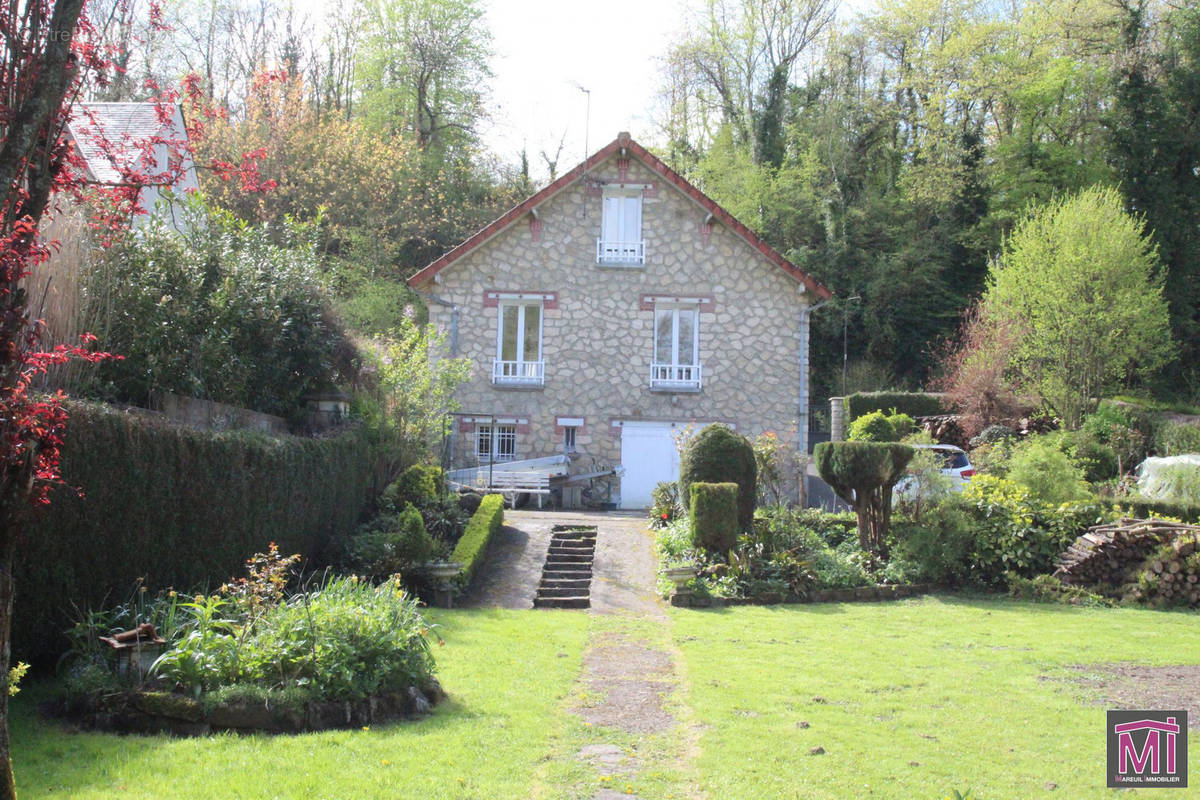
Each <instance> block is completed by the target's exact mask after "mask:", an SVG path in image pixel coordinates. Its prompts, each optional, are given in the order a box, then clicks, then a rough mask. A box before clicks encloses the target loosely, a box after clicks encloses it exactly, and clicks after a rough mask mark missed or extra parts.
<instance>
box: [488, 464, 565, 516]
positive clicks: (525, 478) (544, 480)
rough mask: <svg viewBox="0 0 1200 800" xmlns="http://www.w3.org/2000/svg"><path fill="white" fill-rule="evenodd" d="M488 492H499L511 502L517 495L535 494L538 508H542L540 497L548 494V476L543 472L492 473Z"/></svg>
mask: <svg viewBox="0 0 1200 800" xmlns="http://www.w3.org/2000/svg"><path fill="white" fill-rule="evenodd" d="M487 491H489V492H499V493H500V494H502V495H504V496H505V497H508V496H509V495H512V502H515V501H516V499H517V498H516V495H518V494H536V495H537V501H538V508H541V507H542V497H543V496H545V495H548V494H550V476H549V475H548V474H547V473H545V472H511V471H505V472H493V473H492V479H491V483H490V484H489V485H488V487H487Z"/></svg>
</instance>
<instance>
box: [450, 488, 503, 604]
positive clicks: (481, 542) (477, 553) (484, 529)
mask: <svg viewBox="0 0 1200 800" xmlns="http://www.w3.org/2000/svg"><path fill="white" fill-rule="evenodd" d="M503 524H504V496H503V495H499V494H489V495H487V496H486V497H484V498H483V501H482V502H481V503H480V504H479V510H478V511H476V512H475V514H474V515H473V516H472V517H471V521H470V522H468V523H467V529H466V530H465V531H463V535H462V538H461V539H459V540H458V545H457V546H455V548H454V553H453V554H452V555H451V556H450V560H451V561H457V562H459V563H461V564H462V565H463V571H462V576H463V579H464V580H465V581H466V582H467V583H470V582H471V581H472V580H473V579H474V578H475V573H476V572H477V571H478V570H479V565H480V564H481V563H482V562H483V558H484V556H485V555H486V554H487V547H488V543H489V542H491V541H492V537H493V536H495V535H496V534H497V533H498V532H499V531H500V526H502V525H503Z"/></svg>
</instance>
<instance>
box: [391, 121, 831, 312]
mask: <svg viewBox="0 0 1200 800" xmlns="http://www.w3.org/2000/svg"><path fill="white" fill-rule="evenodd" d="M620 150H624V151H625V152H626V153H628V154H629V155H632V156H634V157H635V158H637V159H638V160H639V161H641V162H642V163H643V164H645V165H646V166H647V167H649V168H650V169H651V170H653V171H654V172H656V173H658V174H659V175H660V176H662V178H663V179H664V180H666V181H667V182H668V183H670V184H671V185H672V186H674V187H675V188H677V189H679V190H680V191H682V192H683V193H684V194H686V195H687V196H688V197H690V198H691V199H692V200H694V201H695V202H696V203H697V204H699V205H700V207H701V208H704V209H705V210H707V211H708V212H709V213H710V214H712V215H713V218H714V219H716V220H718V221H720V223H721V224H722V225H724V226H725V227H726V228H728V229H729V230H731V231H733V232H734V233H736V234H737V235H738V236H740V237H741V238H742V239H744V240H745V241H746V242H747V243H748V244H749V245H750V246H751V247H753V248H754V249H755V250H757V251H758V252H759V253H761V254H762V255H763V256H764V257H765V258H766V259H767V260H768V261H770V262H771V263H773V264H775V265H776V266H777V267H779V268H780V269H782V270H783V271H784V272H786V273H787V274H788V275H790V276H791V277H793V278H795V279H796V280H797V281H798V282H800V283H802V284H804V286H805V287H807V289H808V290H810V291H812V292H813V293H815V294H817V295H818V296H820V297H821V298H823V299H826V300H828V299H829V298H831V297H833V293H832V292H830V291H829V290H828V289H826V288H825V287H824V286H822V285H821V284H820V283H819V282H818V281H817V280H816V279H815V278H813V277H812V276H811V275H809V274H808V273H806V272H804V271H803V270H802V269H800V268H799V267H797V266H796V265H795V264H793V263H792V262H790V261H788V260H787V259H786V258H784V257H783V256H782V255H781V254H780V253H779V251H777V250H775V249H774V248H773V247H771V246H770V245H769V244H767V243H766V242H764V241H763V240H762V238H761V237H760V236H759V235H758V234H756V233H755V232H754V231H752V230H750V229H749V228H747V227H746V226H745V225H743V224H742V223H741V222H739V221H738V220H737V219H736V218H735V217H734V216H733V215H732V214H730V213H729V212H728V211H726V210H725V209H724V208H722V207H721V206H719V205H718V204H717V203H716V201H714V200H713V199H712V198H710V197H709V196H708V195H706V194H705V193H704V192H702V191H700V190H699V189H697V188H696V187H695V186H693V185H692V184H691V183H689V182H688V181H687V180H685V179H684V178H683V176H681V175H680V174H679V173H677V172H676V171H675V170H673V169H671V168H670V167H668V166H667V165H666V164H664V163H663V162H662V161H661V160H660V159H658V158H657V157H656V156H655V155H654V154H653V153H651V152H650V151H649V150H647V149H646V148H644V147H642V146H641V145H640V144H638V143H637V142H635V141H634V140H633V139H632V138H630V136H629V134H628V133H621V134H619V135H618V136H617V138H616V139H614V140H613V141H611V142H609V143H608V144H607V145H605V146H604V147H602V148H601V149H600V150H598V151H596V152H595V153H593V154H592V155H591V156H589V157H588V158H587V159H586V160H584V161H583V163H581V164H579V165H577V166H576V167H575V168H574V169H572V170H571V171H570V172H568V173H566V174H564V175H563V176H562V177H560V178H559V179H558V180H556V181H554V182H552V183H551V184H550V185H549V186H547V187H546V188H544V189H542V190H541V191H540V192H537V193H536V194H534V195H532V196H530V197H529V198H527V199H526V200H525V201H524V202H522V203H519V204H517V205H516V206H513V207H512V208H510V209H509V210H508V211H506V212H505V213H504V214H502V215H501V216H500V217H498V218H497V219H495V220H493V221H492V222H491V223H490V224H489V225H487V226H486V227H484V228H483V229H482V230H479V231H477V232H476V233H475V234H474V235H473V236H471V237H470V238H469V239H467V240H466V241H465V242H463V243H462V244H460V245H458V246H457V247H455V248H454V249H452V250H450V251H449V252H448V253H446V254H445V255H443V256H442V257H441V258H438V259H437V260H435V261H433V262H432V263H430V264H429V265H428V266H426V267H425V268H424V269H422V270H421V271H420V272H418V273H417V274H415V275H413V276H412V277H411V278H409V279H408V285H409V286H412V287H413V288H416V287H418V286H421V285H423V284H425V283H428V282H429V281H431V280H433V277H434V276H435V275H437V274H438V273H439V272H441V271H442V270H444V269H445V268H446V267H448V266H450V265H451V264H453V263H454V262H455V261H457V260H458V259H460V258H462V257H463V256H465V255H466V254H467V253H470V252H471V251H472V250H474V249H475V248H477V247H479V246H480V245H481V244H483V243H484V242H486V241H487V240H488V239H491V238H492V237H493V236H495V235H496V234H498V233H500V232H501V231H502V230H504V229H505V228H507V227H508V226H509V225H511V224H513V223H514V222H516V221H517V220H519V219H520V218H521V217H523V216H525V215H526V214H528V213H529V212H530V211H532V210H533V209H535V208H537V206H539V205H540V204H541V203H543V202H545V201H546V200H548V199H549V198H551V197H553V196H554V195H556V194H558V193H559V192H560V191H562V190H563V189H565V188H567V187H568V186H570V185H571V184H573V183H574V182H575V181H577V180H578V179H579V178H580V177H582V176H583V174H584V172H585V171H587V170H590V169H591V168H592V167H595V166H596V165H598V164H600V163H602V162H603V161H604V160H606V159H607V158H608V157H609V156H611V155H612V154H613V153H616V152H618V151H620Z"/></svg>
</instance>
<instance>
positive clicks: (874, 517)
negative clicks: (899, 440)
mask: <svg viewBox="0 0 1200 800" xmlns="http://www.w3.org/2000/svg"><path fill="white" fill-rule="evenodd" d="M813 457H814V460H815V461H816V465H817V472H818V473H819V474H820V476H821V480H823V481H825V482H826V483H828V484H829V485H830V487H831V488H832V489H833V490H834V492H836V493H837V495H838V497H840V498H842V500H844V501H845V502H846V503H848V504H849V505H850V507H851V508H853V509H854V513H855V514H856V515H857V517H858V543H859V545H860V546H861V547H862V549H863V550H865V551H868V552H871V553H877V554H879V555H881V556H886V555H887V547H886V545H885V537H886V536H887V530H888V525H889V523H890V522H891V517H892V487H894V486H895V485H896V481H898V480H900V478H901V477H902V476H903V475H904V468H905V467H907V466H908V462H909V461H911V460H912V457H913V449H912V448H911V447H909V446H908V445H904V444H894V443H891V442H887V443H884V442H821V443H820V444H818V445H817V447H816V450H815V451H814V452H813Z"/></svg>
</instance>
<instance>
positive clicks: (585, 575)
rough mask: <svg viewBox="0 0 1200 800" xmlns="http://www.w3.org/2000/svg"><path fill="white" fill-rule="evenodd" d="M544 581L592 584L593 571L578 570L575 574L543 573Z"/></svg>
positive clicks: (557, 571)
mask: <svg viewBox="0 0 1200 800" xmlns="http://www.w3.org/2000/svg"><path fill="white" fill-rule="evenodd" d="M542 581H543V582H545V581H583V582H584V583H588V584H590V583H591V582H592V571H591V570H590V569H589V570H577V571H575V572H570V571H560V570H552V571H548V572H543V573H542Z"/></svg>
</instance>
